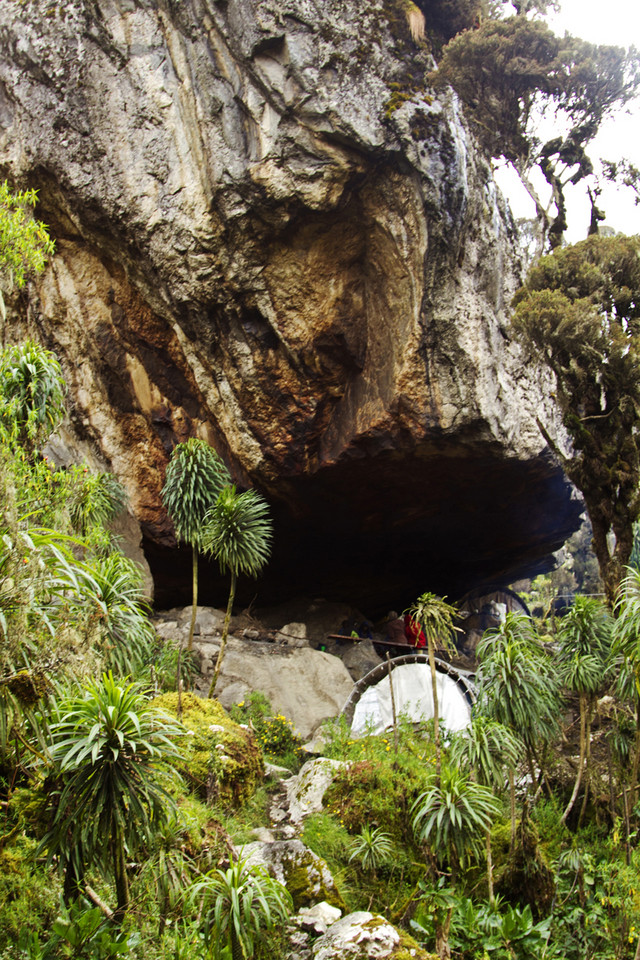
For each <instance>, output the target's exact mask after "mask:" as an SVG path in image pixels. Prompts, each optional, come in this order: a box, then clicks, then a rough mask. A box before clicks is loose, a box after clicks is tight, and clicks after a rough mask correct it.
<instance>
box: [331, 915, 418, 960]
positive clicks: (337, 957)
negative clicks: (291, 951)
mask: <svg viewBox="0 0 640 960" xmlns="http://www.w3.org/2000/svg"><path fill="white" fill-rule="evenodd" d="M372 957H375V958H379V960H387V958H392V957H393V958H394V960H433V955H432V954H429V953H427V952H426V951H424V950H423V949H422V947H420V946H419V944H418V943H416V941H415V940H414V939H413V938H412V937H410V936H409V935H408V934H407V933H405V932H404V931H400V930H397V929H396V928H395V927H394V926H393V925H392V924H390V923H389V921H388V920H385V918H384V917H381V916H376V915H374V914H371V913H368V912H366V911H361V912H358V913H350V914H348V915H347V916H346V917H343V918H342V919H341V920H338V921H337V922H336V923H334V924H332V926H331V927H329V929H328V930H327V932H326V933H325V934H323V935H322V936H321V937H319V938H318V940H316V942H315V943H314V945H313V960H368V958H372Z"/></svg>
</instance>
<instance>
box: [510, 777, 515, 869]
mask: <svg viewBox="0 0 640 960" xmlns="http://www.w3.org/2000/svg"><path fill="white" fill-rule="evenodd" d="M509 803H510V808H511V842H510V844H509V853H511V854H513V851H514V849H515V846H516V775H515V771H514V770H513V768H512V769H511V770H509Z"/></svg>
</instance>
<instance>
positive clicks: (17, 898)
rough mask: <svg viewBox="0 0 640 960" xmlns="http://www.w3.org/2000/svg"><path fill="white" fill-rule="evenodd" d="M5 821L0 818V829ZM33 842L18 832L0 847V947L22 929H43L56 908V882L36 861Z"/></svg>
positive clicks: (57, 905)
mask: <svg viewBox="0 0 640 960" xmlns="http://www.w3.org/2000/svg"><path fill="white" fill-rule="evenodd" d="M5 829H6V826H5V824H4V823H3V822H2V821H0V831H1V832H4V831H5ZM36 846H37V842H36V841H35V840H33V839H31V838H29V837H25V836H23V835H21V834H18V835H17V836H16V837H15V839H14V840H13V841H12V842H10V843H6V844H5V845H4V846H3V847H2V849H0V904H1V905H2V910H1V916H2V922H1V923H0V949H2V948H4V947H7V946H8V945H10V944H15V943H16V942H17V940H18V938H19V936H20V934H21V933H22V931H23V930H29V931H31V932H33V933H40V932H42V931H44V930H47V929H48V928H49V927H50V925H51V923H52V921H53V920H54V918H55V916H56V914H57V912H58V909H59V904H58V895H59V891H60V885H59V883H58V881H57V880H56V878H55V877H52V875H51V872H50V871H48V870H45V869H44V868H43V867H42V866H40V865H39V864H37V863H36V861H35V858H34V852H35V848H36Z"/></svg>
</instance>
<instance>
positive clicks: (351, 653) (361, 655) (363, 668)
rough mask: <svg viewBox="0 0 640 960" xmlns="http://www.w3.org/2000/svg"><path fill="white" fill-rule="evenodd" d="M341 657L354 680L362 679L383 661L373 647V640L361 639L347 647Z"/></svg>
mask: <svg viewBox="0 0 640 960" xmlns="http://www.w3.org/2000/svg"><path fill="white" fill-rule="evenodd" d="M340 659H341V660H342V662H343V663H344V665H345V667H346V668H347V670H348V671H349V675H350V677H351V679H352V680H354V681H357V680H362V678H363V677H365V676H366V675H367V674H368V673H369V672H370V671H371V670H373V669H374V667H377V666H379V665H380V664H381V663H382V659H381V658H380V657H379V656H378V654H377V653H376V651H375V650H374V647H373V640H360V641H359V642H358V643H353V644H351V646H349V647H347V648H346V650H345V651H344V653H342V654H341V656H340Z"/></svg>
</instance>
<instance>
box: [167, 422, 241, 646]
mask: <svg viewBox="0 0 640 960" xmlns="http://www.w3.org/2000/svg"><path fill="white" fill-rule="evenodd" d="M230 482H231V477H230V476H229V471H228V470H227V468H226V467H225V465H224V463H223V462H222V460H221V458H220V457H219V456H218V454H217V453H216V451H215V450H214V449H213V447H210V446H209V444H208V443H207V442H206V441H205V440H200V439H198V438H192V439H191V440H187V441H186V443H179V444H178V446H177V447H176V448H175V449H174V451H173V453H172V454H171V460H170V461H169V465H168V466H167V473H166V476H165V482H164V487H163V488H162V501H163V503H164V505H165V507H166V508H167V512H168V514H169V516H170V517H171V519H172V520H173V525H174V527H175V530H176V536H177V538H178V540H182V541H184V543H188V544H190V546H191V550H192V604H191V623H190V625H189V642H188V649H189V650H190V651H191V650H192V649H193V634H194V630H195V625H196V615H197V610H198V552H199V551H200V550H201V549H202V534H203V529H204V520H205V517H206V515H207V513H208V512H209V511H210V510H211V508H212V507H213V505H214V504H215V502H216V499H217V497H218V494H219V493H220V491H221V490H222V488H223V487H224V486H225V485H226V484H228V483H230Z"/></svg>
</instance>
